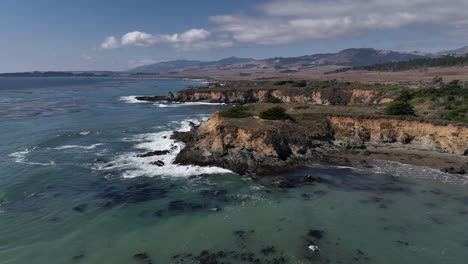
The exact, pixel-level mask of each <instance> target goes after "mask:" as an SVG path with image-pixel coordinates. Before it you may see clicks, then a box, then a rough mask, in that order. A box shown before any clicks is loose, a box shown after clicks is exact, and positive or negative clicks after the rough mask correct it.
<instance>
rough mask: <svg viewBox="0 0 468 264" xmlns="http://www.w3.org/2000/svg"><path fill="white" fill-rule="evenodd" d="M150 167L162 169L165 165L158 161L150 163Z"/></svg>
mask: <svg viewBox="0 0 468 264" xmlns="http://www.w3.org/2000/svg"><path fill="white" fill-rule="evenodd" d="M150 164H151V165H156V166H158V167H162V166H164V165H165V163H164V162H163V161H162V160H158V161H155V162H151V163H150Z"/></svg>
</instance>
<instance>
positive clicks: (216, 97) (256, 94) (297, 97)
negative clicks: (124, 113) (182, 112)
mask: <svg viewBox="0 0 468 264" xmlns="http://www.w3.org/2000/svg"><path fill="white" fill-rule="evenodd" d="M271 97H276V98H280V99H281V100H282V101H283V102H287V103H313V104H321V105H348V104H380V103H387V102H390V101H392V99H391V98H388V97H385V96H382V95H381V94H379V92H377V91H373V90H365V89H319V90H312V89H310V90H306V89H298V90H297V91H291V90H281V89H266V90H258V89H251V90H244V91H242V90H223V89H215V90H213V91H209V90H207V89H203V90H200V89H188V90H183V91H180V92H178V93H177V95H176V96H175V99H176V100H177V101H189V102H191V101H211V102H223V103H252V102H258V101H263V100H265V99H268V98H271Z"/></svg>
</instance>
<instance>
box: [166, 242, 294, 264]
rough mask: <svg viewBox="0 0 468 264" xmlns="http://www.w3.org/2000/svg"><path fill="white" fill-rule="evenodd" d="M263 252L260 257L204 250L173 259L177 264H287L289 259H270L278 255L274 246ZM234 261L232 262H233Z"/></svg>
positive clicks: (280, 257) (182, 254)
mask: <svg viewBox="0 0 468 264" xmlns="http://www.w3.org/2000/svg"><path fill="white" fill-rule="evenodd" d="M264 249H265V251H264V250H261V252H260V253H261V254H262V255H263V256H259V255H257V254H255V253H253V252H237V251H234V250H231V251H223V250H219V251H213V252H210V251H208V250H203V251H201V252H200V253H199V254H197V255H193V254H184V253H181V254H176V255H174V256H173V257H172V258H173V259H174V260H177V263H202V264H221V263H226V264H227V263H254V264H285V263H287V259H286V257H285V256H282V255H280V256H276V257H271V258H270V257H269V255H277V253H276V249H275V248H274V247H273V246H267V247H264ZM231 261H232V262H231Z"/></svg>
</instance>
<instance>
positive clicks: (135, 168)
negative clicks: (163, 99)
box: [97, 119, 232, 178]
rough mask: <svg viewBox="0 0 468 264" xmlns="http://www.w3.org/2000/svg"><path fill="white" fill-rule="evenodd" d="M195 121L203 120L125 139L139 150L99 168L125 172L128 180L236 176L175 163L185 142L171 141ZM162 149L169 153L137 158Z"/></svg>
mask: <svg viewBox="0 0 468 264" xmlns="http://www.w3.org/2000/svg"><path fill="white" fill-rule="evenodd" d="M191 122H193V123H199V122H200V120H195V119H187V120H183V121H181V122H171V124H170V126H172V128H173V129H171V130H167V131H162V132H156V133H146V134H140V135H136V136H133V137H131V138H124V139H123V140H124V141H133V142H135V143H136V144H135V145H134V148H135V149H136V150H137V151H132V152H129V153H125V154H122V155H119V156H117V157H116V158H115V159H114V160H112V161H111V162H109V163H108V164H102V165H100V167H98V168H97V169H99V170H114V169H118V170H124V173H123V175H122V176H123V177H125V178H134V177H139V176H161V177H189V176H196V175H203V174H220V173H232V172H231V171H230V170H227V169H223V168H219V167H211V166H207V167H202V166H195V165H178V164H174V161H175V159H176V156H177V154H178V153H179V152H180V151H181V150H182V149H183V148H184V146H185V145H184V144H183V143H182V142H177V141H175V140H173V139H171V135H172V133H173V131H180V132H184V131H190V128H191V126H190V123H191ZM158 150H159V151H167V153H164V154H162V155H154V156H149V157H138V156H137V155H138V154H143V153H145V152H151V151H158ZM156 163H158V164H159V166H158V165H157V164H156Z"/></svg>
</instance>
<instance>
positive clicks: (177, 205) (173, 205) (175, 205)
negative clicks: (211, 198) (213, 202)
mask: <svg viewBox="0 0 468 264" xmlns="http://www.w3.org/2000/svg"><path fill="white" fill-rule="evenodd" d="M206 207H207V206H206V204H198V203H191V202H186V201H183V200H175V201H172V202H170V203H169V205H168V210H169V211H185V210H191V211H195V210H200V209H203V208H206Z"/></svg>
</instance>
